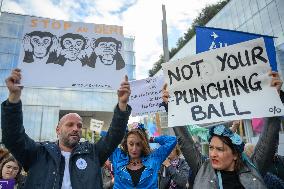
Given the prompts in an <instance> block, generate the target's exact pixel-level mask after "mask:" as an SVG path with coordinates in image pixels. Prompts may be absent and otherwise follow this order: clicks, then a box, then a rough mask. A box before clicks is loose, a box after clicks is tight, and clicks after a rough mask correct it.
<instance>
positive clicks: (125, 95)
mask: <svg viewBox="0 0 284 189" xmlns="http://www.w3.org/2000/svg"><path fill="white" fill-rule="evenodd" d="M130 93H131V90H130V84H129V82H128V77H127V75H125V77H124V81H123V82H122V83H121V84H120V88H119V89H118V90H117V96H118V106H119V109H120V110H121V111H125V110H126V107H127V102H128V99H129V96H130Z"/></svg>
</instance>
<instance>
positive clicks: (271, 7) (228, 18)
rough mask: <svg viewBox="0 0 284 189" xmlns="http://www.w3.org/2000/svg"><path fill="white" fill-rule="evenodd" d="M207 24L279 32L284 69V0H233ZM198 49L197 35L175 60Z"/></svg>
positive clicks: (278, 48) (280, 60)
mask: <svg viewBox="0 0 284 189" xmlns="http://www.w3.org/2000/svg"><path fill="white" fill-rule="evenodd" d="M206 26H208V27H216V28H223V29H230V30H237V31H243V32H249V33H257V34H262V35H270V36H275V37H276V38H275V39H274V44H275V47H276V51H277V59H278V67H279V68H281V70H280V69H279V71H280V72H281V71H282V73H284V65H283V66H282V64H284V61H283V60H284V1H283V0H231V1H230V2H229V3H228V4H227V5H226V6H225V7H224V8H223V9H222V10H221V11H220V12H219V13H218V14H217V15H216V16H215V17H213V18H212V19H211V20H210V21H209V22H208V23H207V24H206ZM195 51H196V38H195V37H193V38H192V39H191V40H190V41H189V42H188V43H187V44H186V45H185V46H184V47H183V48H182V49H181V50H180V51H179V52H178V53H176V55H175V56H174V57H173V58H172V59H171V60H177V59H179V58H182V57H185V56H188V55H193V54H195Z"/></svg>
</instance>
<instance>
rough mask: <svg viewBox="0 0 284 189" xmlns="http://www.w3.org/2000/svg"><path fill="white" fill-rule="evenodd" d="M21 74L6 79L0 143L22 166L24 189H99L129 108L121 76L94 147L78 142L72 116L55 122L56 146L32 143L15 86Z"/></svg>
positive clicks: (78, 121) (77, 119) (127, 87)
mask: <svg viewBox="0 0 284 189" xmlns="http://www.w3.org/2000/svg"><path fill="white" fill-rule="evenodd" d="M20 80H21V71H20V70H19V69H15V70H13V71H12V74H11V76H9V77H8V78H7V79H6V85H7V88H8V90H9V97H8V99H7V100H6V101H4V102H3V103H2V105H1V127H2V142H3V143H4V144H5V146H6V147H7V148H8V149H9V151H10V152H11V153H12V154H13V155H14V156H15V157H16V159H17V160H18V161H19V162H20V163H21V164H22V165H23V167H24V169H25V171H27V172H28V177H27V180H26V183H25V187H24V188H28V189H30V188H40V189H41V188H43V189H50V188H53V189H94V188H95V189H97V188H98V189H100V188H102V177H101V167H102V166H103V165H104V162H105V161H106V160H107V159H108V157H109V156H110V155H111V154H112V152H113V151H114V150H115V148H116V147H117V146H118V144H119V143H120V142H121V140H122V138H123V136H124V134H125V130H126V126H127V122H128V118H129V115H130V112H131V107H130V106H129V105H127V102H128V99H129V95H130V85H129V83H128V78H127V76H125V79H124V81H123V82H122V83H121V86H120V88H119V89H118V92H117V96H118V104H117V106H116V107H115V110H114V115H113V118H112V122H111V125H110V128H109V130H108V132H107V134H106V136H104V137H102V138H101V139H100V140H99V141H98V142H97V143H95V144H93V143H89V142H82V143H80V142H79V141H80V138H81V136H82V126H83V123H82V118H81V117H80V116H79V115H78V114H76V113H69V114H66V115H64V116H63V117H62V118H61V119H60V120H59V122H58V125H57V127H56V134H57V136H58V141H57V142H43V143H39V142H35V141H34V140H32V139H31V138H30V137H29V136H28V135H27V134H26V133H25V129H24V126H23V113H22V102H21V100H20V97H21V92H22V88H21V87H20V86H18V85H17V84H18V83H20Z"/></svg>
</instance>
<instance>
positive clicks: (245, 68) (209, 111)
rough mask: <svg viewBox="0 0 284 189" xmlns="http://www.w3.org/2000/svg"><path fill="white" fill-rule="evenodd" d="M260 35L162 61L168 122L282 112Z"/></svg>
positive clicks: (245, 116) (273, 114) (211, 119)
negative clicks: (184, 56) (166, 89)
mask: <svg viewBox="0 0 284 189" xmlns="http://www.w3.org/2000/svg"><path fill="white" fill-rule="evenodd" d="M269 70H270V67H269V62H268V58H267V54H266V49H265V45H264V41H263V39H262V38H259V39H255V40H251V41H247V42H244V43H239V44H236V45H232V46H229V47H225V48H221V49H217V50H213V51H209V52H204V53H201V54H198V55H196V56H192V57H187V58H184V59H181V60H178V61H175V62H170V63H165V64H163V71H164V75H165V80H166V82H167V83H168V84H169V92H170V95H171V96H172V97H173V98H171V100H170V102H169V114H168V119H169V120H168V121H169V122H168V123H169V126H171V127H173V126H182V125H186V124H201V123H210V122H217V121H228V120H234V119H250V118H253V117H271V116H275V115H283V111H284V109H283V105H282V103H281V101H280V98H279V96H278V93H277V91H276V89H275V88H273V87H271V86H270V82H271V78H270V77H269V76H268V72H269Z"/></svg>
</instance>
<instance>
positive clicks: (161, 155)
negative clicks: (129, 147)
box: [110, 136, 177, 189]
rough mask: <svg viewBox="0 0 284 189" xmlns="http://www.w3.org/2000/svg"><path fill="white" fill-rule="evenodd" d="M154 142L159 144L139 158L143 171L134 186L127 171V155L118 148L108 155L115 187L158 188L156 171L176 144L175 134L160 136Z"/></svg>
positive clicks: (118, 188)
mask: <svg viewBox="0 0 284 189" xmlns="http://www.w3.org/2000/svg"><path fill="white" fill-rule="evenodd" d="M154 142H155V143H159V144H160V145H161V146H160V147H159V148H158V149H155V150H154V151H152V152H151V153H150V154H149V155H148V156H144V157H142V158H141V160H142V163H143V165H144V166H145V169H144V171H143V172H142V175H141V177H140V181H139V183H138V184H137V186H136V187H134V185H133V182H132V180H131V176H130V174H129V173H128V171H127V169H126V166H127V165H128V163H129V156H128V155H127V154H125V153H124V152H123V151H122V150H121V149H120V148H117V149H116V150H115V151H114V152H113V154H112V155H111V157H110V160H111V162H112V165H113V171H114V180H115V182H114V186H113V188H114V189H115V188H116V189H121V188H137V189H139V188H141V189H142V188H143V189H147V188H149V189H157V188H158V172H159V170H160V167H161V165H162V163H163V162H164V161H165V159H166V158H167V157H168V156H169V154H170V153H171V151H172V150H173V149H174V147H175V146H176V144H177V140H176V137H175V136H160V137H156V138H155V139H154Z"/></svg>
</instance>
